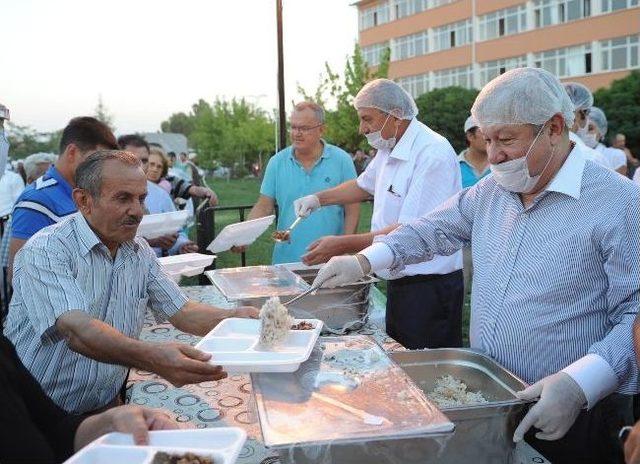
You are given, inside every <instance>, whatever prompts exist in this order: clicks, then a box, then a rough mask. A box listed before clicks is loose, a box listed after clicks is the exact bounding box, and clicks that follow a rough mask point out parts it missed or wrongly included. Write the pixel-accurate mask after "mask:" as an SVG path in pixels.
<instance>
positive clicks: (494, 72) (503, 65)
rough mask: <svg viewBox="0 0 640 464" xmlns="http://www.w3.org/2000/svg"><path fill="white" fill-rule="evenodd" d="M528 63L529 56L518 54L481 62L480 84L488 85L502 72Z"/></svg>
mask: <svg viewBox="0 0 640 464" xmlns="http://www.w3.org/2000/svg"><path fill="white" fill-rule="evenodd" d="M526 65H527V56H526V55H522V56H516V57H513V58H505V59H502V60H493V61H485V62H484V63H480V86H481V87H482V86H484V85H486V84H487V83H488V82H489V81H491V80H493V79H495V78H496V77H498V76H499V75H500V74H504V73H505V72H507V71H510V70H511V69H515V68H522V67H524V66H526Z"/></svg>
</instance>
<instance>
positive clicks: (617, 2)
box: [602, 0, 638, 13]
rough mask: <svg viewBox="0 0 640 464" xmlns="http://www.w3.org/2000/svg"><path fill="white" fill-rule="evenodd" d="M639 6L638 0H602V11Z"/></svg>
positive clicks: (607, 11)
mask: <svg viewBox="0 0 640 464" xmlns="http://www.w3.org/2000/svg"><path fill="white" fill-rule="evenodd" d="M633 6H638V0H602V12H603V13H610V12H611V11H616V10H623V9H625V8H631V7H633Z"/></svg>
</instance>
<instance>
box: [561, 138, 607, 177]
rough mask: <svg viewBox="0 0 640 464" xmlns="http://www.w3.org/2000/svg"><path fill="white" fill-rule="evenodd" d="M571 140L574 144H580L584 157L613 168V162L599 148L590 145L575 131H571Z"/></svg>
mask: <svg viewBox="0 0 640 464" xmlns="http://www.w3.org/2000/svg"><path fill="white" fill-rule="evenodd" d="M569 140H571V141H572V142H573V143H574V144H576V145H577V146H578V148H579V149H580V151H581V152H582V154H583V155H584V157H585V158H586V159H588V160H591V161H594V162H596V163H598V164H599V165H600V166H604V167H605V168H608V169H611V163H609V160H607V158H606V157H605V156H604V155H603V154H602V153H600V152H599V151H598V150H595V149H593V148H591V147H589V146H587V144H586V143H584V141H583V140H582V139H581V138H580V136H579V135H578V134H576V133H575V132H572V131H569Z"/></svg>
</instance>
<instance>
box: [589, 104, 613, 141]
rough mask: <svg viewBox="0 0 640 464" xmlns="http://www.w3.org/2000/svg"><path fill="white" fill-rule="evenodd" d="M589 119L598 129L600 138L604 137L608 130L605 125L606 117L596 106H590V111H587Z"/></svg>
mask: <svg viewBox="0 0 640 464" xmlns="http://www.w3.org/2000/svg"><path fill="white" fill-rule="evenodd" d="M589 119H590V120H591V121H593V123H594V124H595V125H596V127H597V128H598V132H600V137H604V136H605V135H606V134H607V130H608V129H609V124H608V123H607V116H606V115H605V114H604V111H602V110H601V109H600V108H598V107H597V106H592V107H591V110H589Z"/></svg>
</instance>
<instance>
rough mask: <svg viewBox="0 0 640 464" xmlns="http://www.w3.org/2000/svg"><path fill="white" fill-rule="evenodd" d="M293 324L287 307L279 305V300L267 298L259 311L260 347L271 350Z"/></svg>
mask: <svg viewBox="0 0 640 464" xmlns="http://www.w3.org/2000/svg"><path fill="white" fill-rule="evenodd" d="M293 322H294V320H293V317H291V316H290V315H289V310H288V309H287V307H286V306H284V305H283V304H282V303H280V298H278V297H277V296H272V297H271V298H269V299H268V300H267V301H266V302H265V303H264V304H263V305H262V309H260V340H259V341H260V345H262V346H263V347H265V348H273V347H274V346H276V345H278V344H279V343H282V342H283V341H284V339H285V338H287V334H288V333H289V330H290V329H291V325H292V324H293Z"/></svg>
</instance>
